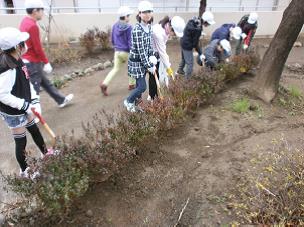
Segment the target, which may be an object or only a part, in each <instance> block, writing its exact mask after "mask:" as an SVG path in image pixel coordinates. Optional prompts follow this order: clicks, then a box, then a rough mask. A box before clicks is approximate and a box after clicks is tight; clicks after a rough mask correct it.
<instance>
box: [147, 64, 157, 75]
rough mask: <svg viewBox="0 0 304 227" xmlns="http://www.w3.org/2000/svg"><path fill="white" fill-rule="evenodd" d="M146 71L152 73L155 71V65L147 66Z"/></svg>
mask: <svg viewBox="0 0 304 227" xmlns="http://www.w3.org/2000/svg"><path fill="white" fill-rule="evenodd" d="M148 71H149V72H150V73H152V74H154V73H155V71H156V67H155V66H153V67H151V68H148Z"/></svg>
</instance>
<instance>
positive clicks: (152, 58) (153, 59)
mask: <svg viewBox="0 0 304 227" xmlns="http://www.w3.org/2000/svg"><path fill="white" fill-rule="evenodd" d="M149 62H150V63H151V64H153V65H157V58H156V57H155V56H153V55H152V56H150V57H149Z"/></svg>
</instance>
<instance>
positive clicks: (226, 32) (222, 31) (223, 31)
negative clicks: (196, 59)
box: [211, 24, 235, 41]
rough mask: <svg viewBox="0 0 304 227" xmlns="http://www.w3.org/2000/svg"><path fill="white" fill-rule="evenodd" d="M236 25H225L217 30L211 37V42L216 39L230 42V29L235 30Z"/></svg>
mask: <svg viewBox="0 0 304 227" xmlns="http://www.w3.org/2000/svg"><path fill="white" fill-rule="evenodd" d="M234 27H235V24H223V25H222V26H221V27H219V28H217V29H216V30H215V31H214V32H213V33H212V36H211V41H212V40H215V39H219V40H222V39H227V40H230V28H234Z"/></svg>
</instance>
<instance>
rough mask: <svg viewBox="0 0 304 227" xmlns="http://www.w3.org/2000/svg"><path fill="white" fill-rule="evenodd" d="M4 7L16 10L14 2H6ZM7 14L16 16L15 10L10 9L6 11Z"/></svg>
mask: <svg viewBox="0 0 304 227" xmlns="http://www.w3.org/2000/svg"><path fill="white" fill-rule="evenodd" d="M4 6H5V7H7V8H14V2H13V0H4ZM6 13H7V14H15V10H13V9H8V10H6Z"/></svg>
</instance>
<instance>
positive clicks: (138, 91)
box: [127, 76, 147, 103]
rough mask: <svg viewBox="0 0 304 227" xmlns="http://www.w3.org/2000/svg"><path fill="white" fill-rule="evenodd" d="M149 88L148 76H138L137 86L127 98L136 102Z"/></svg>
mask: <svg viewBox="0 0 304 227" xmlns="http://www.w3.org/2000/svg"><path fill="white" fill-rule="evenodd" d="M146 89H147V84H146V77H145V76H143V77H140V78H136V88H135V89H134V90H133V91H132V92H131V94H130V95H129V97H128V98H127V100H128V103H134V102H135V101H136V100H137V99H140V98H141V95H142V93H144V92H145V91H146Z"/></svg>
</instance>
